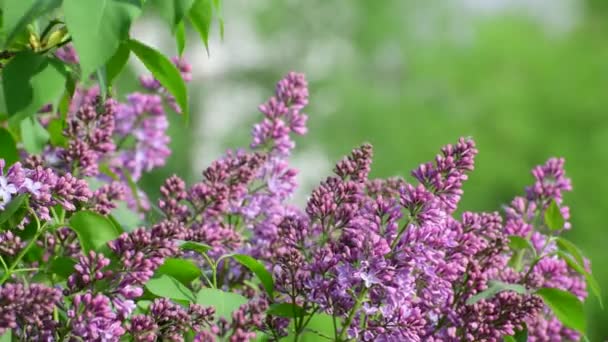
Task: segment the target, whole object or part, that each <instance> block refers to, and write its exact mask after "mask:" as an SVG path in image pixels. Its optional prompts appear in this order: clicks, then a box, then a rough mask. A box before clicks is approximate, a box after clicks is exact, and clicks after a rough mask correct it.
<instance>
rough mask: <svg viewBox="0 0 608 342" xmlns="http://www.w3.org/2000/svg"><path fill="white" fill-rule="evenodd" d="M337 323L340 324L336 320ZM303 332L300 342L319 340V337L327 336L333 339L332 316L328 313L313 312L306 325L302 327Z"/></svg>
mask: <svg viewBox="0 0 608 342" xmlns="http://www.w3.org/2000/svg"><path fill="white" fill-rule="evenodd" d="M337 324H341V323H340V322H337ZM304 331H305V332H304V334H302V337H301V338H300V341H302V342H312V341H319V337H322V338H329V339H330V340H332V341H333V340H334V323H333V317H332V316H331V315H328V314H324V313H318V314H314V315H313V316H312V318H311V319H310V322H309V323H308V325H306V328H305V329H304Z"/></svg>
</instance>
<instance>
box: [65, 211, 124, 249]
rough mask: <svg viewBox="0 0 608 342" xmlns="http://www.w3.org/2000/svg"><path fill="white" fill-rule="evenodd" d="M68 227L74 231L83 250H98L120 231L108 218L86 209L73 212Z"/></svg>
mask: <svg viewBox="0 0 608 342" xmlns="http://www.w3.org/2000/svg"><path fill="white" fill-rule="evenodd" d="M69 227H70V228H71V229H72V230H74V231H75V232H76V234H77V235H78V239H79V240H80V244H81V246H82V248H83V249H84V250H85V251H90V250H94V251H98V250H100V249H101V248H102V247H104V246H105V245H106V243H108V242H109V241H111V240H114V239H116V238H117V237H118V236H119V235H120V234H121V233H122V232H121V230H120V228H119V227H116V226H115V225H114V224H113V223H112V221H110V220H109V219H108V218H106V217H104V216H102V215H100V214H98V213H95V212H92V211H86V210H84V211H79V212H77V213H76V214H74V215H73V216H72V217H71V218H70V222H69Z"/></svg>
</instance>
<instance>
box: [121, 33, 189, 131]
mask: <svg viewBox="0 0 608 342" xmlns="http://www.w3.org/2000/svg"><path fill="white" fill-rule="evenodd" d="M128 45H129V48H130V49H131V51H132V52H133V53H134V54H135V55H136V56H137V58H139V60H141V61H142V63H144V65H145V66H146V68H148V70H150V71H151V72H152V75H154V77H155V78H156V79H157V80H158V81H159V82H160V84H162V86H163V87H165V89H167V91H169V93H171V95H173V96H175V100H176V101H177V104H179V106H180V108H181V110H182V115H183V116H184V120H185V121H186V122H188V93H187V90H186V84H185V83H184V80H183V79H182V77H181V75H180V73H179V70H177V68H176V67H175V65H173V63H171V61H170V60H169V59H167V57H165V56H164V55H162V54H161V53H160V52H158V51H156V50H155V49H153V48H151V47H149V46H147V45H145V44H144V43H141V42H139V41H137V40H135V39H131V40H129V42H128Z"/></svg>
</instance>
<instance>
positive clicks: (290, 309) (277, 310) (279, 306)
mask: <svg viewBox="0 0 608 342" xmlns="http://www.w3.org/2000/svg"><path fill="white" fill-rule="evenodd" d="M266 313H267V314H269V315H273V316H278V317H286V318H295V317H302V316H304V314H306V311H305V310H304V308H303V307H301V306H299V305H294V304H292V303H275V304H272V305H270V307H268V311H266Z"/></svg>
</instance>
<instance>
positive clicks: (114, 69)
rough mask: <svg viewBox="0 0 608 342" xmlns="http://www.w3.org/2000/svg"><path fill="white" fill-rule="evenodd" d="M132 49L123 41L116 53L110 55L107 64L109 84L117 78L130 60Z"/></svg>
mask: <svg viewBox="0 0 608 342" xmlns="http://www.w3.org/2000/svg"><path fill="white" fill-rule="evenodd" d="M130 53H131V50H129V47H128V46H127V44H126V43H124V42H123V43H121V44H120V45H119V46H118V49H117V50H116V53H114V56H112V57H110V60H108V63H107V64H106V79H107V81H108V85H111V84H112V82H114V79H116V76H118V74H120V72H121V71H122V69H123V68H124V67H125V65H126V64H127V62H128V61H129V54H130Z"/></svg>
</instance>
